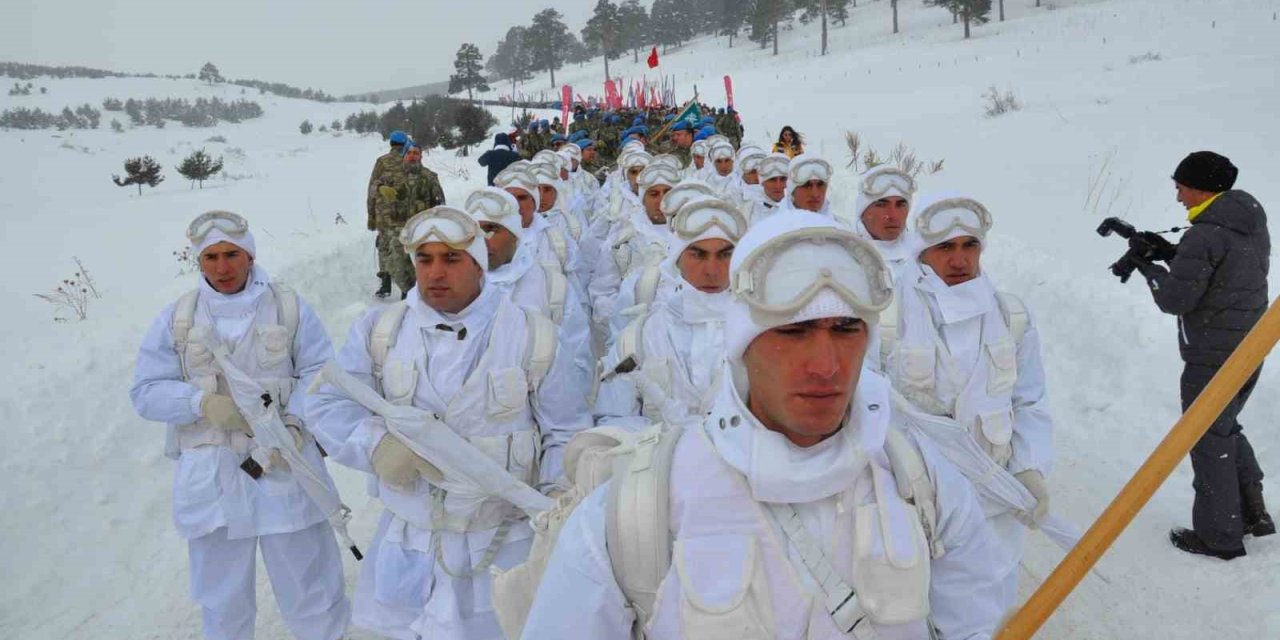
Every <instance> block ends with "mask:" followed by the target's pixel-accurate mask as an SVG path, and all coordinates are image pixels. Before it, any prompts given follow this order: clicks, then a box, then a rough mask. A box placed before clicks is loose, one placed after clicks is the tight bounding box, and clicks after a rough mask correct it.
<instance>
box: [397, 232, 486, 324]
mask: <svg viewBox="0 0 1280 640" xmlns="http://www.w3.org/2000/svg"><path fill="white" fill-rule="evenodd" d="M413 270H414V273H415V274H416V275H417V277H418V295H420V296H422V301H423V302H425V303H426V304H427V306H428V307H431V308H432V309H435V310H436V311H440V312H442V313H458V312H460V311H462V310H463V309H466V308H467V307H468V306H470V305H471V303H472V302H473V301H474V300H475V299H476V298H477V297H478V296H479V295H480V286H481V284H482V283H483V282H484V272H483V271H481V270H480V265H479V264H478V263H477V262H476V261H475V259H474V258H472V257H471V254H469V253H467V252H466V250H464V249H457V248H454V247H450V246H449V245H447V244H445V243H443V242H428V243H426V244H424V245H422V246H420V247H418V248H417V249H416V250H414V252H413Z"/></svg>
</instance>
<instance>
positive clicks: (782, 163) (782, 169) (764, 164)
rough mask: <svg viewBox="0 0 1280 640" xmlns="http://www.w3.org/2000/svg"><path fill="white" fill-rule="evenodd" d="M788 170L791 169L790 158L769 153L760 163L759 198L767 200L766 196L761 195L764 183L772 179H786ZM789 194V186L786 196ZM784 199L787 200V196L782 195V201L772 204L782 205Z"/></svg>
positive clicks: (780, 154) (785, 155)
mask: <svg viewBox="0 0 1280 640" xmlns="http://www.w3.org/2000/svg"><path fill="white" fill-rule="evenodd" d="M790 168H791V158H788V157H787V154H785V153H771V154H769V155H767V156H765V157H764V159H762V160H761V161H760V189H761V192H762V193H761V196H762V197H763V198H764V199H765V200H768V196H765V195H764V194H763V191H764V183H765V181H766V180H771V179H773V178H785V177H787V170H788V169H790ZM790 193H791V187H790V185H788V186H787V194H790ZM786 199H787V195H783V196H782V201H779V202H774V203H773V204H774V205H779V204H782V202H783V201H785V200H786Z"/></svg>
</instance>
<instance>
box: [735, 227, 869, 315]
mask: <svg viewBox="0 0 1280 640" xmlns="http://www.w3.org/2000/svg"><path fill="white" fill-rule="evenodd" d="M889 282H890V279H889V269H888V267H886V266H885V262H884V259H883V258H881V257H880V254H879V253H878V252H877V251H876V249H875V247H873V246H872V245H871V244H870V243H869V242H867V241H866V240H863V239H862V238H859V237H858V236H857V235H855V234H853V233H851V232H848V231H845V230H843V229H837V228H835V227H827V226H822V227H806V228H803V229H797V230H795V231H789V232H787V233H783V234H781V235H779V236H777V237H775V238H772V239H770V240H769V241H768V242H766V243H764V244H763V245H761V246H759V247H757V248H756V249H755V250H753V251H752V252H751V253H750V254H749V255H748V256H747V257H746V258H745V259H744V260H743V261H742V263H741V264H740V265H739V266H738V268H737V269H736V270H735V271H734V272H733V279H732V283H731V284H730V288H731V289H732V291H733V295H734V296H735V297H736V298H737V299H738V300H740V301H742V302H743V303H744V304H746V305H747V307H749V308H750V310H751V314H752V319H753V321H755V323H756V324H759V325H762V326H781V325H784V324H789V323H791V322H794V320H792V318H795V317H796V315H797V314H798V313H800V312H801V311H802V310H804V308H805V307H807V306H808V305H809V303H811V302H813V300H814V298H816V297H817V296H818V294H820V293H822V292H823V291H830V292H831V293H833V294H835V296H836V297H838V298H839V299H840V300H842V301H843V302H844V303H845V304H847V305H849V307H850V308H851V309H852V310H853V313H854V317H856V318H860V319H862V320H864V321H866V322H867V324H869V325H871V324H875V323H876V322H877V321H878V319H879V315H880V312H881V311H882V310H884V309H885V308H886V307H888V306H889V303H890V302H892V301H893V287H892V286H890V284H889Z"/></svg>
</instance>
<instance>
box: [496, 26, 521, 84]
mask: <svg viewBox="0 0 1280 640" xmlns="http://www.w3.org/2000/svg"><path fill="white" fill-rule="evenodd" d="M527 31H528V28H527V27H511V28H510V29H508V30H507V35H506V37H505V38H503V39H502V40H499V41H498V46H497V48H496V49H495V50H494V53H493V55H491V56H489V62H488V63H487V64H486V65H485V68H486V69H488V70H489V71H490V72H491V73H492V74H493V76H494V77H497V78H504V79H508V80H513V81H515V80H528V79H529V78H530V77H532V75H533V56H532V53H531V52H530V50H529V48H528V47H527V46H525V41H526V40H527V37H526V35H525V33H526V32H527Z"/></svg>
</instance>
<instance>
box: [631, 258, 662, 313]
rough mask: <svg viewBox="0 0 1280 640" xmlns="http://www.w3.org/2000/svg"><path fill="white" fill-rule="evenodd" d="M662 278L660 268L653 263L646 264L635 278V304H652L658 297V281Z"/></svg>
mask: <svg viewBox="0 0 1280 640" xmlns="http://www.w3.org/2000/svg"><path fill="white" fill-rule="evenodd" d="M661 280H662V268H661V267H660V266H659V265H657V264H653V263H649V264H646V265H645V267H644V269H643V270H642V271H641V272H640V277H639V278H638V279H636V304H643V305H649V304H653V301H654V299H655V298H657V297H658V283H659V282H660V281H661Z"/></svg>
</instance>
